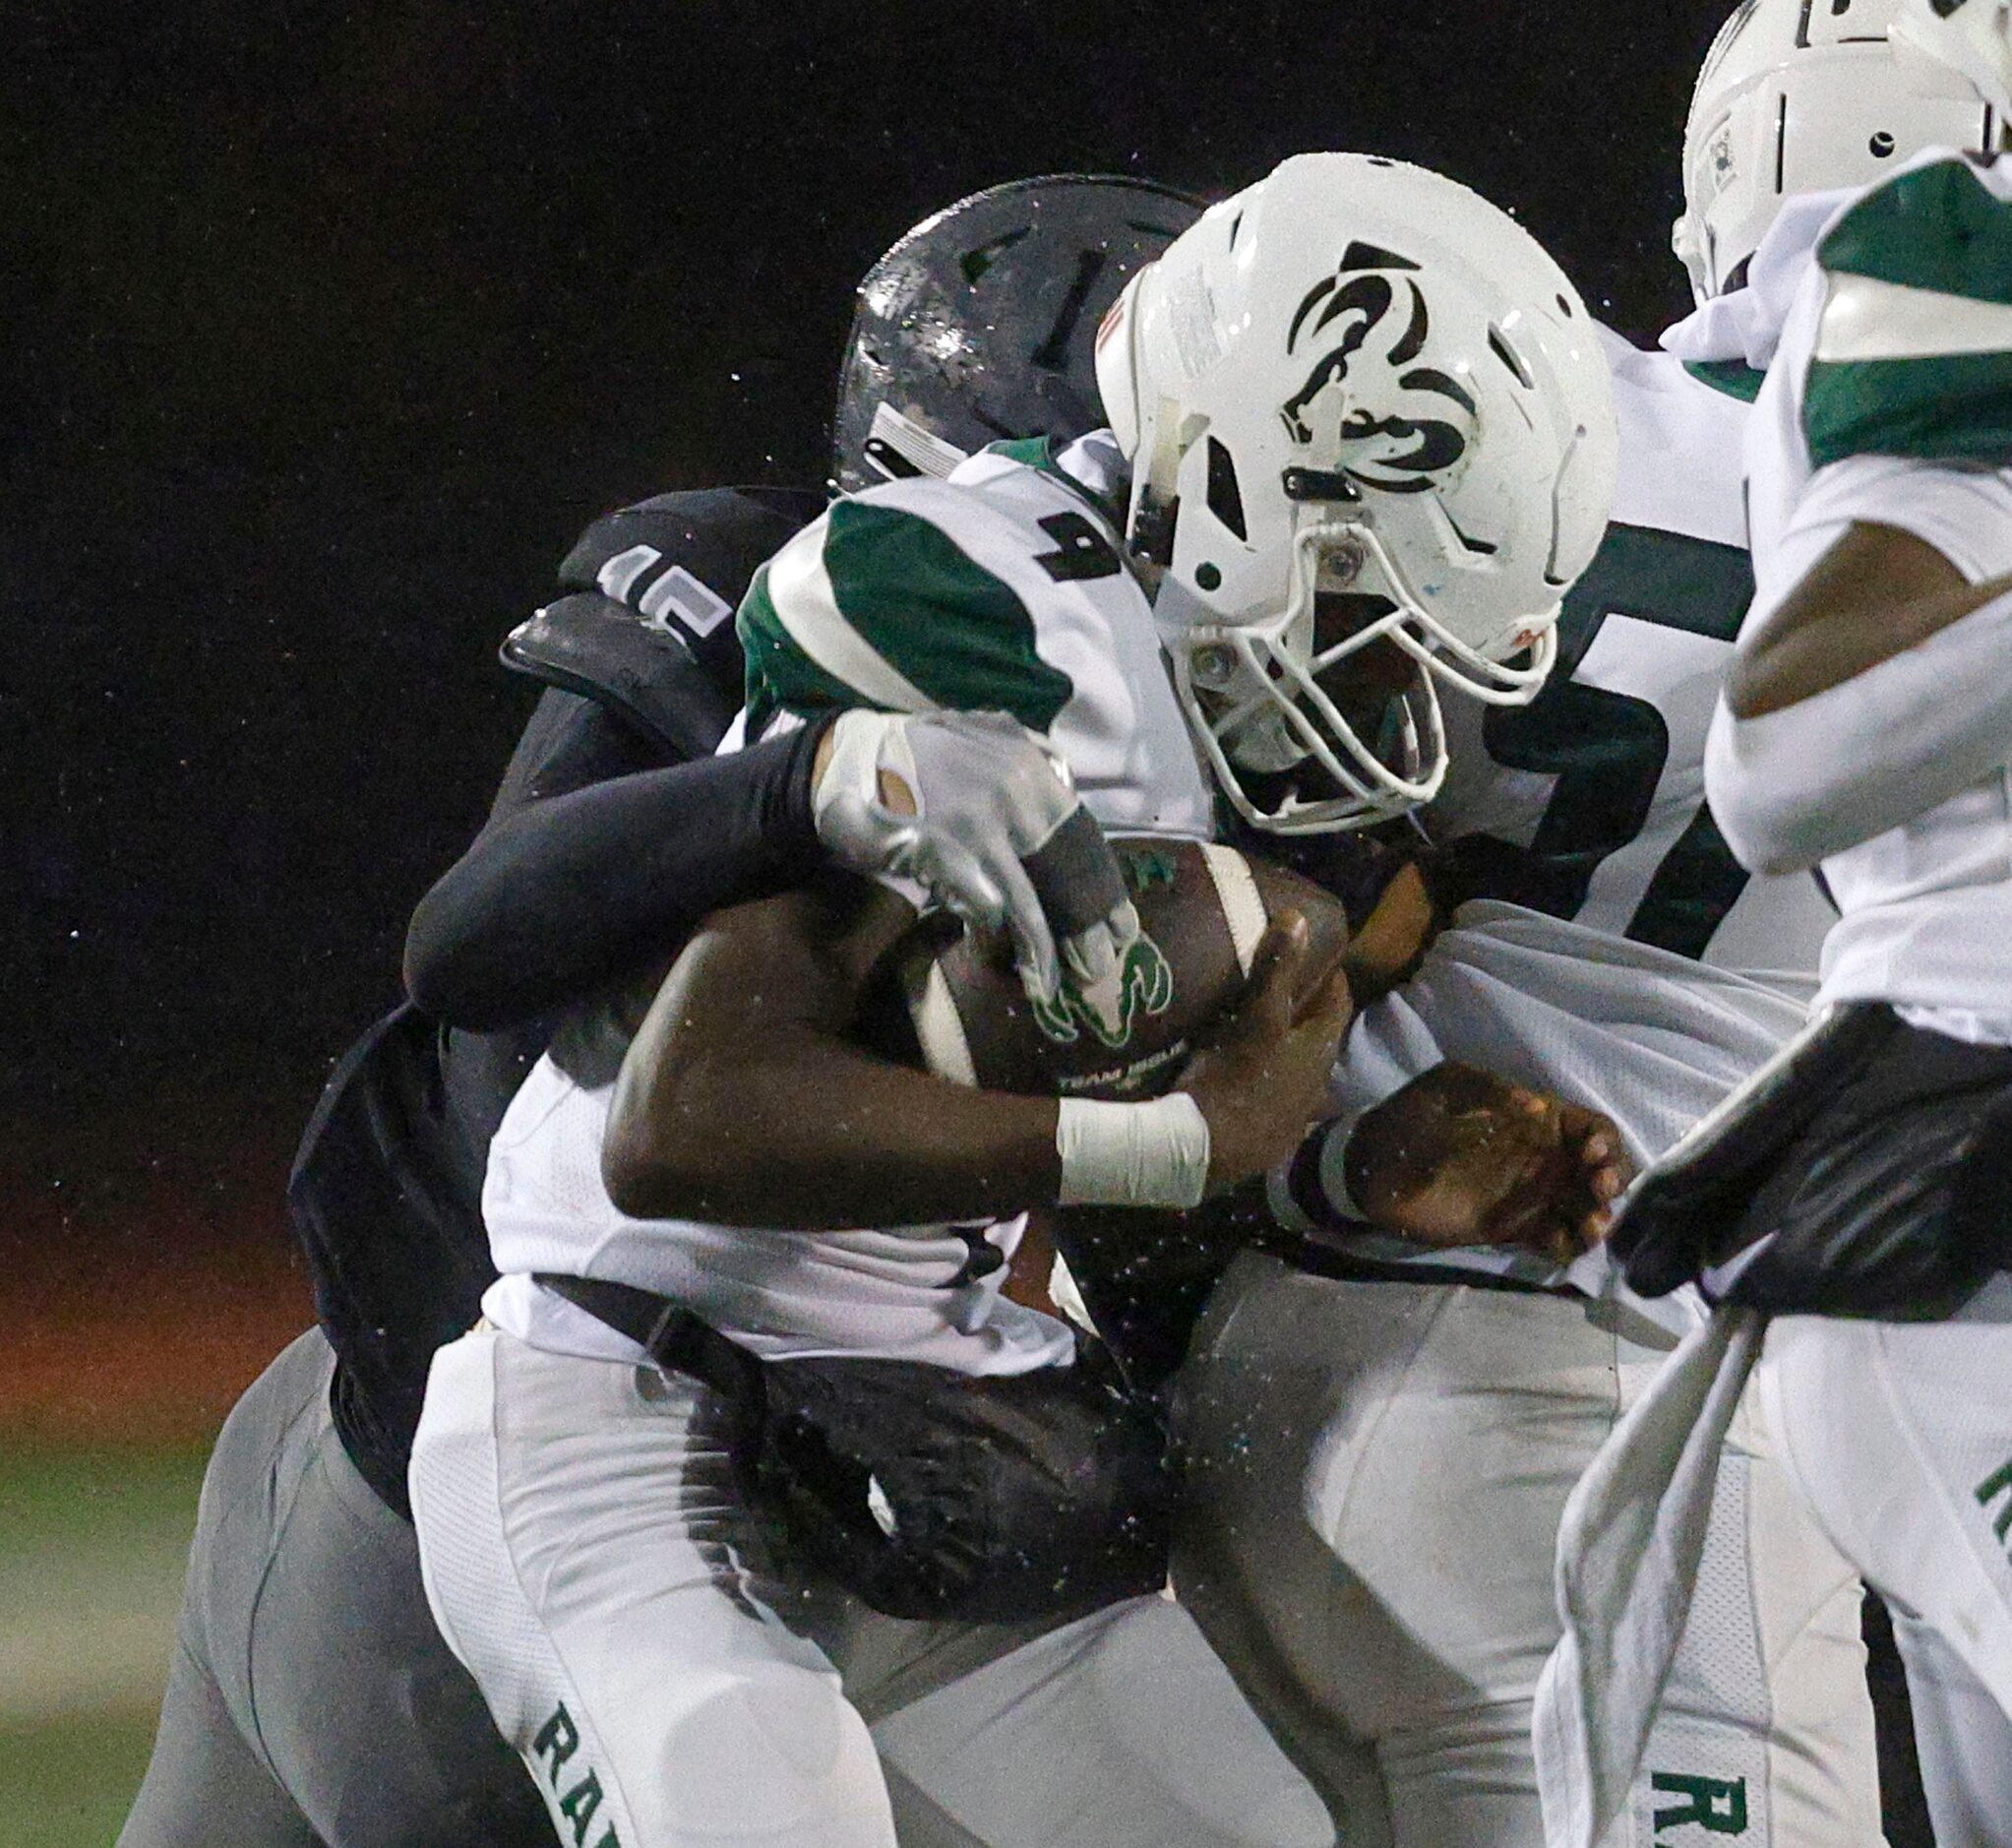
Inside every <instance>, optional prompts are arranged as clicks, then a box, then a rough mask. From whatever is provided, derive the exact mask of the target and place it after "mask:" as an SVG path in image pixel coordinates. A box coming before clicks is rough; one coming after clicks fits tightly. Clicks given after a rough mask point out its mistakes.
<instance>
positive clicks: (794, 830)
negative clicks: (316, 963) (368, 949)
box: [405, 692, 824, 1032]
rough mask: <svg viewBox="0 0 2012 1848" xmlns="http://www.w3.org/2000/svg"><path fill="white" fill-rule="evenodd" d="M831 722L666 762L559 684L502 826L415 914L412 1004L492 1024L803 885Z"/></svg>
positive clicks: (521, 766) (569, 994) (409, 961)
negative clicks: (738, 907)
mask: <svg viewBox="0 0 2012 1848" xmlns="http://www.w3.org/2000/svg"><path fill="white" fill-rule="evenodd" d="M823 729H824V728H823V726H822V725H811V726H806V727H805V728H804V729H803V730H801V731H797V732H793V733H791V734H790V735H789V736H788V737H785V738H777V739H774V740H771V741H769V742H767V743H764V744H759V745H755V746H753V747H751V748H750V749H748V750H746V751H741V752H737V753H735V754H734V755H732V756H729V757H719V758H701V759H699V760H697V761H695V762H693V763H689V764H674V765H670V766H664V765H663V764H662V762H661V756H662V754H661V752H659V751H656V750H654V749H652V748H651V747H650V746H649V745H648V744H646V743H645V742H644V741H643V740H642V739H641V738H640V736H639V735H638V734H637V733H636V732H634V731H633V730H632V729H631V728H630V727H628V726H627V725H625V724H623V723H622V722H621V721H620V720H618V719H616V718H615V717H613V716H612V715H611V714H609V713H607V712H606V711H604V710H602V709H601V708H598V707H595V706H594V705H593V704H592V703H591V702H588V701H586V700H582V699H579V698H577V697H575V696H573V695H571V694H564V693H558V692H550V693H547V694H546V695H545V696H544V699H543V700H542V701H541V702H540V704H539V707H538V710H537V712H536V713H534V714H533V716H532V719H531V723H530V725H529V726H528V727H527V728H526V730H525V732H524V736H523V739H522V741H521V742H520V743H519V745H518V752H517V755H516V757H515V758H513V759H512V762H511V768H510V771H509V773H508V774H507V775H506V777H505V778H504V784H503V789H502V791H501V793H500V794H499V795H498V797H497V801H496V807H495V809H494V810H493V812H492V813H491V815H490V818H489V822H488V825H487V826H486V827H485V828H484V829H483V831H482V832H481V833H480V834H479V835H478V836H477V837H476V839H475V842H474V844H473V845H472V846H471V847H470V848H469V849H468V851H467V852H466V853H465V854H463V855H462V856H461V858H460V859H459V860H458V861H457V862H456V864H455V865H454V866H453V867H452V868H451V869H450V870H449V871H448V873H447V874H446V875H445V876H444V877H443V878H442V879H441V880H440V881H439V883H438V884H436V885H435V886H434V887H433V889H432V890H431V891H430V892H428V893H427V894H426V896H425V897H424V898H422V899H421V900H420V901H419V907H418V909H417V910H416V911H415V912H414V913H413V916H412V924H411V928H410V930H409V932H408V933H407V935H406V939H405V986H406V989H407V990H408V992H409V993H410V994H411V996H412V999H413V1000H414V1001H415V1002H416V1003H418V1005H419V1006H420V1008H421V1009H423V1010H424V1011H425V1012H426V1013H427V1014H429V1015H431V1016H434V1018H436V1019H439V1020H444V1021H446V1022H447V1023H448V1024H449V1025H452V1026H458V1027H464V1028H467V1029H470V1030H473V1031H477V1032H492V1031H495V1030H497V1029H499V1028H502V1027H506V1026H510V1025H512V1024H515V1023H516V1022H518V1021H520V1020H522V1019H524V1018H526V1017H528V1016H535V1015H539V1014H543V1013H547V1012H549V1011H550V1010H552V1009H554V1008H556V1007H559V1006H562V1005H565V1004H569V1003H573V1002H577V1001H579V1000H580V999H581V998H582V997H583V996H585V995H587V994H589V993H591V992H592V991H593V990H595V989H596V988H598V987H600V986H601V985H602V984H603V983H605V982H606V981H608V980H609V979H610V978H612V977H614V976H618V975H621V974H623V973H625V972H627V971H628V970H629V969H631V968H633V967H634V966H635V965H636V964H637V963H639V962H640V961H642V960H644V959H646V958H648V957H651V956H655V955H662V954H663V953H664V952H665V951H666V950H668V949H674V948H676V946H677V945H678V943H679V942H680V941H681V940H682V939H683V938H684V937H686V936H687V935H689V934H690V932H691V931H692V930H693V929H694V927H695V926H696V925H697V924H698V923H699V921H700V920H701V918H703V917H704V916H705V914H706V913H707V912H708V911H713V910H716V909H718V908H719V907H720V906H722V905H727V904H736V903H739V902H741V901H742V900H744V899H748V898H754V897H760V896H763V895H765V894H767V893H773V892H779V891H782V890H784V889H785V888H787V887H788V886H790V885H791V884H793V883H794V882H796V881H797V880H799V879H801V878H802V877H803V874H804V869H805V867H806V865H807V864H810V863H814V862H815V859H816V856H817V855H818V854H819V852H820V849H819V847H818V842H817V836H816V833H815V832H814V830H813V827H812V821H811V770H812V766H813V762H814V760H815V757H816V754H817V748H818V741H819V739H820V738H821V737H822V736H823Z"/></svg>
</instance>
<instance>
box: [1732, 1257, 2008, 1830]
mask: <svg viewBox="0 0 2012 1848" xmlns="http://www.w3.org/2000/svg"><path fill="white" fill-rule="evenodd" d="M1757 1379H1758V1384H1759V1388H1760V1392H1761V1395H1762V1402H1763V1404H1764V1405H1765V1407H1766V1411H1767V1417H1768V1422H1769V1424H1770V1425H1771V1426H1772V1427H1773V1429H1774V1430H1775V1431H1776V1432H1777V1433H1778V1442H1779V1446H1780V1450H1781V1457H1782V1463H1783V1466H1784V1468H1785V1469H1786V1471H1787V1472H1788V1475H1789V1477H1790V1480H1791V1481H1792V1482H1793V1483H1794V1485H1795V1487H1796V1488H1797V1489H1798V1491H1799V1492H1800V1494H1801V1495H1802V1497H1803V1499H1804V1500H1805V1501H1806V1502H1807V1504H1808V1506H1809V1509H1810V1510H1811V1511H1812V1512H1813V1513H1814V1514H1815V1516H1816V1519H1817V1521H1818V1523H1819V1524H1820V1525H1821V1526H1822V1528H1823V1530H1824V1532H1825V1533H1826V1534H1828V1535H1829V1537H1830V1538H1831V1540H1832V1541H1833V1542H1834V1543H1835V1545H1836V1546H1837V1548H1838V1550H1839V1551H1840V1552H1841V1553H1842V1554H1843V1555H1844V1556H1845V1557H1846V1558H1847V1559H1848V1560H1850V1561H1851V1562H1852V1563H1853V1565H1855V1566H1856V1567H1857V1568H1858V1569H1859V1571H1860V1572H1862V1573H1863V1574H1864V1576H1865V1580H1866V1582H1867V1583H1868V1584H1870V1585H1871V1586H1872V1587H1873V1588H1874V1589H1875V1590H1877V1591H1878V1593H1879V1594H1880V1596H1881V1597H1883V1598H1884V1599H1885V1600H1886V1601H1887V1603H1888V1604H1889V1605H1890V1606H1891V1607H1892V1610H1893V1627H1894V1634H1895V1636H1896V1638H1897V1639H1898V1641H1899V1643H1900V1653H1901V1659H1902V1661H1903V1662H1905V1663H1906V1665H1907V1673H1908V1689H1909V1693H1910V1694H1911V1695H1912V1696H1913V1700H1914V1709H1915V1737H1916V1743H1917V1746H1918V1748H1919V1752H1920V1756H1921V1782H1922V1786H1923V1788H1924V1789H1925V1791H1926V1793H1927V1798H1928V1808H1929V1812H1930V1814H1931V1816H1932V1817H1933V1818H1934V1823H1935V1840H1936V1842H1937V1844H1938V1848H2007V1845H2008V1844H2012V1717H2008V1716H2012V1559H2008V1557H2007V1542H2008V1538H2012V1277H2008V1276H2004V1275H2000V1276H1998V1277H1995V1278H1993V1279H1992V1281H1991V1282H1990V1283H1988V1284H1986V1285H1985V1286H1984V1288H1983V1290H1982V1291H1981V1292H1980V1293H1979V1295H1978V1296H1977V1297H1976V1298H1975V1299H1974V1300H1973V1301H1972V1302H1971V1303H1970V1304H1969V1306H1968V1307H1967V1308H1966V1309H1965V1310H1964V1311H1963V1312H1962V1314H1961V1315H1959V1316H1958V1317H1956V1318H1954V1319H1953V1320H1951V1321H1948V1322H1935V1323H1879V1322H1843V1321H1834V1320H1831V1319H1828V1318H1819V1317H1814V1316H1789V1317H1782V1318H1779V1319H1777V1320H1776V1321H1774V1322H1773V1323H1771V1324H1769V1325H1768V1331H1767V1342H1766V1345H1765V1346H1764V1347H1763V1348H1762V1350H1761V1359H1760V1365H1759V1368H1758V1370H1757Z"/></svg>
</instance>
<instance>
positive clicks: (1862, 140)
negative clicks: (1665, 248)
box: [1671, 0, 2012, 302]
mask: <svg viewBox="0 0 2012 1848" xmlns="http://www.w3.org/2000/svg"><path fill="white" fill-rule="evenodd" d="M1937 3H1938V0H1820V4H1812V0H1743V3H1742V4H1741V5H1740V6H1739V7H1738V9H1737V10H1736V11H1735V12H1734V14H1733V16H1732V18H1730V19H1729V20H1728V21H1727V22H1726V24H1725V25H1724V26H1723V27H1721V28H1720V30H1719V35H1718V37H1717V38H1715V39H1714V40H1713V41H1712V48H1711V49H1710V51H1708V52H1707V53H1706V54H1705V61H1704V65H1703V67H1702V68H1701V69H1700V71H1699V72H1698V80H1697V87H1696V89H1695V90H1694V91H1693V92H1692V93H1691V102H1690V115H1689V118H1688V120H1687V122H1686V123H1685V126H1684V132H1683V214H1682V216H1680V217H1679V218H1678V219H1677V223H1676V225H1675V226H1674V228H1673V230H1672V234H1671V245H1672V247H1673V248H1674V249H1675V250H1676V252H1677V257H1678V258H1679V259H1680V260H1681V261H1682V263H1683V267H1684V268H1685V269H1686V270H1687V271H1688V272H1689V273H1690V282H1691V289H1692V291H1693V292H1694V293H1695V294H1696V296H1697V298H1698V300H1699V301H1701V302H1702V301H1706V300H1709V299H1710V298H1711V297H1712V296H1714V295H1720V294H1723V293H1724V292H1725V291H1726V290H1727V289H1728V288H1731V287H1733V286H1735V285H1736V284H1737V282H1738V271H1739V268H1740V266H1741V265H1742V264H1744V263H1745V262H1746V260H1747V259H1748V258H1749V257H1751V256H1752V255H1753V253H1754V251H1755V250H1757V249H1758V248H1759V246H1760V240H1761V239H1762V237H1764V236H1765V235H1766V234H1767V228H1768V226H1769V225H1770V224H1772V223H1773V222H1774V219H1775V215H1776V214H1777V213H1778V212H1779V211H1780V210H1781V207H1782V202H1783V200H1785V199H1787V198H1790V197H1792V196H1794V195H1795V194H1797V193H1816V192H1827V191H1830V190H1831V189H1833V188H1836V187H1844V186H1869V185H1871V184H1872V183H1873V182H1874V181H1876V180H1878V179H1879V178H1880V177H1881V176H1882V175H1884V174H1886V173H1889V172H1891V171H1892V170H1893V169H1894V168H1895V167H1896V166H1898V165H1899V164H1900V163H1901V162H1902V161H1904V160H1906V159H1907V158H1908V157H1909V156H1910V155H1912V154H1919V153H1920V152H1921V150H1922V149H1923V148H1932V147H1950V148H1982V147H1985V146H1987V145H1989V144H1990V143H1991V141H1992V140H1994V139H1995V134H1996V127H1997V121H1996V119H1995V118H1994V112H1993V111H1992V110H1991V109H1989V108H1987V107H1986V106H1985V103H1984V101H1983V100H1982V95H1983V93H1984V92H1980V90H1978V89H1977V88H1975V87H1973V86H1972V85H1971V84H1969V83H1967V82H1965V81H1963V80H1961V79H1959V78H1957V77H1955V76H1954V74H1953V73H1952V72H1950V71H1949V70H1948V69H1946V68H1942V67H1940V66H1938V65H1936V64H1934V63H1932V62H1930V61H1929V60H1928V59H1926V58H1922V57H1921V56H1918V55H1909V54H1908V53H1906V52H1904V51H1902V50H1901V49H1900V48H1899V46H1898V45H1897V44H1896V43H1893V42H1889V39H1888V36H1887V33H1888V29H1889V28H1893V29H1894V30H1895V31H1896V32H1899V31H1917V30H1918V29H1917V28H1916V27H1914V26H1912V25H1910V23H1909V22H1910V21H1911V20H1913V18H1914V16H1916V15H1919V16H1920V18H1921V20H1924V21H1926V22H1928V23H1929V25H1930V26H1932V27H1935V28H1936V29H1938V30H1939V31H1943V33H1944V36H1945V37H1946V35H1947V29H1948V28H1949V27H1951V26H1952V25H1953V23H1954V22H1955V21H1956V20H1959V19H1960V18H1961V15H1962V11H1964V10H1967V9H1966V7H1965V0H1958V7H1959V11H1958V13H1957V14H1955V15H1953V16H1952V18H1951V20H1950V21H1946V22H1945V21H1940V20H1938V19H1937V17H1936V12H1935V6H1936V4H1937ZM1939 3H1940V4H1947V0H1939ZM2008 6H2012V0H1968V7H1969V8H1975V9H1976V10H1977V11H1978V12H1979V13H1980V14H1983V13H1986V12H1988V11H1989V10H1990V9H1991V8H1993V7H1995V8H1996V9H1997V11H1998V12H1999V13H2000V14H2002V13H2004V12H2005V11H2006V10H2007V7H2008Z"/></svg>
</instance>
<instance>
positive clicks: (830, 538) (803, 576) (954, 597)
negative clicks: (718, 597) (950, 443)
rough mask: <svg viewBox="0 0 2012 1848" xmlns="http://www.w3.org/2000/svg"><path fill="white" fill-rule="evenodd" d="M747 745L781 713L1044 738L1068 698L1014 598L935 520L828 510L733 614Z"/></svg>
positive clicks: (1068, 685) (891, 512)
mask: <svg viewBox="0 0 2012 1848" xmlns="http://www.w3.org/2000/svg"><path fill="white" fill-rule="evenodd" d="M740 636H741V644H742V647H744V648H746V650H747V653H748V707H749V715H748V716H749V727H750V732H751V735H752V734H753V733H755V732H756V731H758V730H759V726H760V724H761V723H762V722H765V720H766V718H767V716H768V715H769V714H771V713H772V712H773V711H774V710H775V709H776V708H778V707H782V708H789V709H790V710H793V711H799V712H805V713H809V712H814V711H818V710H822V709H825V708H830V707H834V706H843V707H850V706H877V707H881V708H889V709H899V708H904V707H906V708H919V707H930V706H933V707H942V708H950V709H955V710H963V711H976V710H981V709H997V710H1002V711H1006V712H1010V713H1011V714H1012V715H1013V717H1015V718H1017V719H1018V720H1019V721H1020V722H1021V723H1022V724H1023V725H1027V726H1030V727H1031V728H1033V729H1034V730H1036V731H1045V730H1047V729H1048V727H1049V726H1050V725H1051V724H1053V723H1054V721H1055V716H1056V714H1057V713H1058V712H1060V711H1061V710H1062V708H1063V707H1065V706H1066V705H1067V703H1068V700H1069V697H1070V695H1071V694H1072V693H1073V692H1074V691H1075V689H1074V684H1073V682H1071V681H1070V679H1069V677H1068V676H1067V674H1065V673H1064V672H1062V671H1061V669H1059V668H1057V667H1054V666H1052V665H1051V664H1050V663H1048V662H1047V661H1044V660H1043V659H1042V658H1041V656H1040V654H1039V652H1038V651H1037V649H1036V647H1035V625H1034V618H1033V616H1032V614H1031V613H1030V612H1029V611H1028V609H1027V607H1026V605H1025V604H1024V603H1023V602H1022V601H1021V599H1020V598H1019V596H1018V595H1017V594H1016V593H1015V592H1014V591H1013V589H1012V587H1011V586H1010V585H1007V584H1006V583H1005V582H1004V581H1003V580H1001V579H1000V578H998V577H996V576H995V575H994V574H993V573H991V572H989V571H987V570H986V569H985V568H984V567H983V566H981V565H979V564H978V563H977V562H976V561H975V560H973V559H972V558H971V556H970V555H969V554H968V553H967V552H965V551H964V550H963V548H962V547H960V546H959V545H958V544H957V543H956V541H955V540H954V539H952V538H951V536H950V535H949V533H947V532H946V531H945V530H944V528H943V527H941V526H939V525H937V524H935V523H934V522H933V521H930V520H926V519H924V518H922V517H921V516H920V515H917V514H912V513H909V512H906V511H905V510H903V509H901V508H899V507H890V506H886V505H884V504H883V503H880V502H877V501H874V500H871V499H868V500H844V501H839V502H838V503H837V504H836V505H834V506H833V507H832V508H831V510H830V512H829V513H828V514H826V515H825V517H824V520H823V523H821V525H820V526H817V527H812V528H808V529H807V530H806V531H805V532H804V533H802V534H799V535H798V537H797V538H796V539H794V540H792V541H791V543H790V544H789V545H788V546H786V547H785V548H784V549H783V551H782V552H781V553H780V554H778V555H777V557H776V558H775V559H773V560H772V561H771V562H770V563H769V564H768V565H767V566H764V567H763V569H762V572H761V573H760V574H758V576H757V579H756V582H755V584H754V585H753V586H752V587H751V588H750V590H749V592H748V596H747V598H746V600H745V601H744V602H743V604H742V606H741V614H740Z"/></svg>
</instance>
